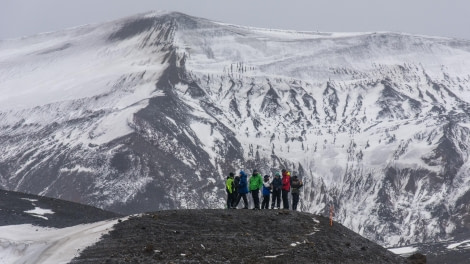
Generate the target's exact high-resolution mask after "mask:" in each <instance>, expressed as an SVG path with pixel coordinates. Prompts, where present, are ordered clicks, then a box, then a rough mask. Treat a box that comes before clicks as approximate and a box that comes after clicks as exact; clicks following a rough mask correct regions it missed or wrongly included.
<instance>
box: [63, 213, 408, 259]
mask: <svg viewBox="0 0 470 264" xmlns="http://www.w3.org/2000/svg"><path fill="white" fill-rule="evenodd" d="M72 263H74V264H83V263H394V264H396V263H408V262H407V260H406V259H405V258H402V257H400V256H397V255H395V254H393V253H392V252H390V251H388V250H386V249H384V248H383V247H381V246H379V245H377V244H375V243H373V242H371V241H370V240H367V239H365V238H363V237H361V236H359V235H357V234H356V233H354V232H352V231H350V230H349V229H347V228H345V227H344V226H342V225H341V224H338V223H334V224H333V226H330V225H329V220H328V219H327V218H325V217H321V216H316V215H312V214H308V213H301V212H293V211H283V210H261V211H253V210H171V211H159V212H153V213H146V214H143V215H141V216H135V217H131V218H130V219H129V220H127V221H123V222H121V223H119V224H117V225H115V227H114V230H113V231H111V232H110V233H109V234H108V235H105V236H104V237H103V238H102V239H101V241H99V242H98V243H97V244H95V245H94V246H92V247H89V248H88V249H86V250H84V251H83V252H82V254H81V255H80V256H79V257H77V258H75V259H74V260H73V261H72Z"/></svg>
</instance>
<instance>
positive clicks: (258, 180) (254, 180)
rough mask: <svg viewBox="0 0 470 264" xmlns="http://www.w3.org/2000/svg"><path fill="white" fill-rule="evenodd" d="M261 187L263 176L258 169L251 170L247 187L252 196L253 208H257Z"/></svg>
mask: <svg viewBox="0 0 470 264" xmlns="http://www.w3.org/2000/svg"><path fill="white" fill-rule="evenodd" d="M262 187H263V178H262V177H261V174H260V173H259V172H258V170H253V174H252V175H251V177H250V180H249V188H250V192H251V196H252V197H253V203H254V204H255V208H253V210H259V190H260V189H261V188H262Z"/></svg>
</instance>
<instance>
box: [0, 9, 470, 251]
mask: <svg viewBox="0 0 470 264" xmlns="http://www.w3.org/2000/svg"><path fill="white" fill-rule="evenodd" d="M0 94H1V96H0V127H1V128H2V129H1V130H0V139H1V141H0V142H1V143H0V187H2V188H4V189H9V190H18V191H24V192H30V193H35V194H41V195H47V196H53V197H57V198H61V199H66V200H71V201H76V202H81V203H86V204H90V205H94V206H98V207H100V208H104V209H107V210H112V211H115V212H120V213H126V214H128V213H136V212H144V211H153V210H160V209H174V208H178V209H184V208H222V207H223V205H224V199H225V188H224V179H225V177H226V175H227V174H228V172H230V171H234V172H237V171H238V170H240V169H245V170H247V171H251V170H252V169H254V168H256V169H258V170H260V171H261V172H262V173H263V174H271V175H272V173H274V172H275V171H277V170H280V169H281V168H287V169H289V170H291V171H293V173H295V174H297V175H299V176H300V177H301V178H302V179H303V181H304V185H305V186H304V188H303V191H302V194H301V209H302V210H303V211H307V212H311V213H319V214H326V213H328V210H329V208H330V206H331V205H334V207H335V219H336V220H338V221H339V222H341V223H342V224H344V225H345V226H347V227H348V228H351V229H352V230H354V231H356V232H358V233H359V234H361V235H363V236H365V237H367V238H369V239H371V240H373V241H376V242H378V243H379V244H381V245H384V246H395V247H398V246H404V245H408V244H411V243H421V242H434V241H442V240H448V239H451V238H454V237H457V236H458V237H459V238H463V237H465V236H466V237H467V238H468V237H470V232H469V227H470V222H469V221H470V214H469V210H470V208H469V207H468V205H467V204H468V203H469V200H470V191H469V189H470V184H469V181H470V177H469V174H470V163H469V160H468V156H469V155H468V153H469V151H468V149H469V147H470V139H469V137H468V134H469V130H470V116H469V109H470V108H469V102H470V41H465V40H455V39H447V38H439V37H427V36H413V35H407V34H400V33H389V32H372V33H318V32H295V31H283V30H269V29H259V28H249V27H241V26H236V25H229V24H223V23H220V22H213V21H209V20H205V19H201V18H195V17H190V16H187V15H184V14H180V13H148V14H144V15H138V16H134V17H130V18H126V19H122V20H119V21H113V22H109V23H105V24H100V25H87V26H82V27H77V28H73V29H68V30H64V31H60V32H53V33H46V34H41V35H36V36H31V37H27V38H22V39H16V40H3V41H0Z"/></svg>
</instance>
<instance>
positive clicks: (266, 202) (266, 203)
mask: <svg viewBox="0 0 470 264" xmlns="http://www.w3.org/2000/svg"><path fill="white" fill-rule="evenodd" d="M261 209H269V194H268V195H263V203H262V204H261Z"/></svg>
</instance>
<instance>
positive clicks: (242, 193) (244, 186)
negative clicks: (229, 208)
mask: <svg viewBox="0 0 470 264" xmlns="http://www.w3.org/2000/svg"><path fill="white" fill-rule="evenodd" d="M247 178H248V176H247V175H246V173H245V172H244V171H240V184H239V185H238V196H237V201H236V202H235V206H234V208H237V206H238V203H240V199H241V198H243V204H244V207H243V209H248V199H247V198H246V194H247V193H248V181H247Z"/></svg>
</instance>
